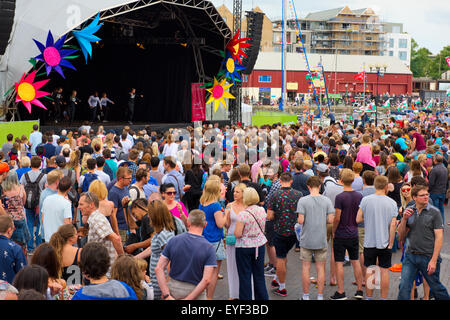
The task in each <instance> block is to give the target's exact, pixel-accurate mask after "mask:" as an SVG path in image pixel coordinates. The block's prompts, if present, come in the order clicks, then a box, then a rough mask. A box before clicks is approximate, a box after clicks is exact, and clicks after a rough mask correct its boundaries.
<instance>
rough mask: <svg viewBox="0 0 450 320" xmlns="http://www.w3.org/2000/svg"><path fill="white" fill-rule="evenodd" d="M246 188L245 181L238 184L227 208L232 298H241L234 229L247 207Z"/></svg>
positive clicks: (229, 278) (229, 281) (228, 254)
mask: <svg viewBox="0 0 450 320" xmlns="http://www.w3.org/2000/svg"><path fill="white" fill-rule="evenodd" d="M246 188H247V186H246V185H245V184H244V183H239V184H238V185H236V186H235V187H234V192H233V196H234V201H233V202H230V203H229V204H228V206H227V207H226V208H225V216H226V219H227V221H226V223H225V228H226V229H227V236H226V245H227V246H226V256H227V274H228V289H229V298H230V300H232V299H239V274H238V271H237V264H236V246H235V245H236V237H235V235H234V230H235V228H236V222H237V220H238V214H239V212H241V211H243V210H244V209H245V205H244V202H243V199H244V198H243V196H244V190H245V189H246Z"/></svg>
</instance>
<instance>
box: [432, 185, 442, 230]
mask: <svg viewBox="0 0 450 320" xmlns="http://www.w3.org/2000/svg"><path fill="white" fill-rule="evenodd" d="M430 198H431V200H433V206H435V207H436V208H438V209H439V211H440V212H441V216H442V223H443V224H445V214H444V201H445V193H430Z"/></svg>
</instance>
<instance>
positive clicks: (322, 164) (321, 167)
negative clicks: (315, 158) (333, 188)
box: [317, 163, 328, 172]
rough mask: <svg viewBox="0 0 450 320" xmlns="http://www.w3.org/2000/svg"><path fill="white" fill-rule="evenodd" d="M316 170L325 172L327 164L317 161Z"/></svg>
mask: <svg viewBox="0 0 450 320" xmlns="http://www.w3.org/2000/svg"><path fill="white" fill-rule="evenodd" d="M317 171H318V172H327V171H328V166H327V165H326V164H325V163H319V165H318V166H317Z"/></svg>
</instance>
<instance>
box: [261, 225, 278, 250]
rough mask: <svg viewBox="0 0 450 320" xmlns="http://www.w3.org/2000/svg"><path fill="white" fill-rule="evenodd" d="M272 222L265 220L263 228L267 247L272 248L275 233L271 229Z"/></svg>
mask: <svg viewBox="0 0 450 320" xmlns="http://www.w3.org/2000/svg"><path fill="white" fill-rule="evenodd" d="M273 223H274V222H273V220H267V221H266V227H265V230H264V231H265V236H266V239H267V245H268V246H270V247H273V245H274V244H273V237H274V235H275V231H274V229H273Z"/></svg>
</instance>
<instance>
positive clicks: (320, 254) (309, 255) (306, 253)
mask: <svg viewBox="0 0 450 320" xmlns="http://www.w3.org/2000/svg"><path fill="white" fill-rule="evenodd" d="M327 252H328V248H323V249H317V250H314V249H306V248H300V260H302V261H309V262H312V261H313V255H314V260H315V261H316V262H326V261H327Z"/></svg>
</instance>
